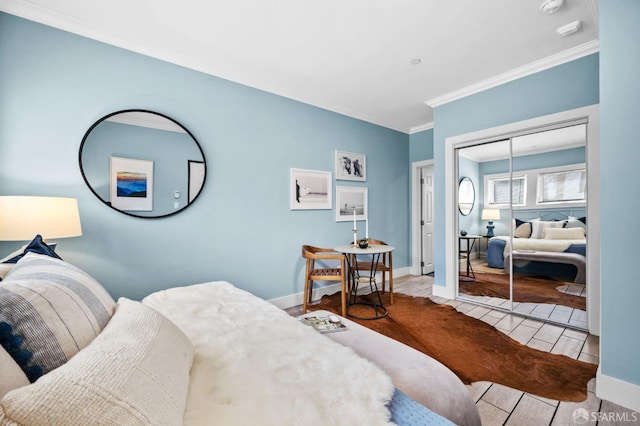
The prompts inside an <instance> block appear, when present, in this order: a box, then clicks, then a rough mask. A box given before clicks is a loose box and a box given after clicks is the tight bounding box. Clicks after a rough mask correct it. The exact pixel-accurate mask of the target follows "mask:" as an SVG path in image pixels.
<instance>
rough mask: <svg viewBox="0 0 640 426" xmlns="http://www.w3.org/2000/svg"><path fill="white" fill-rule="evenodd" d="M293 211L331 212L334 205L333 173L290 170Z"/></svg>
mask: <svg viewBox="0 0 640 426" xmlns="http://www.w3.org/2000/svg"><path fill="white" fill-rule="evenodd" d="M290 173H291V175H290V178H289V180H290V183H289V185H290V194H291V195H290V197H289V198H290V206H291V210H318V209H328V210H330V209H331V208H332V207H333V205H332V203H333V194H332V193H331V172H323V171H318V170H305V169H290Z"/></svg>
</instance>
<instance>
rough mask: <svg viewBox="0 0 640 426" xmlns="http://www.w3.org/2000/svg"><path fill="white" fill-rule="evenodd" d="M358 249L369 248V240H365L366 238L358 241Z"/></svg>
mask: <svg viewBox="0 0 640 426" xmlns="http://www.w3.org/2000/svg"><path fill="white" fill-rule="evenodd" d="M358 247H360V248H361V249H366V248H367V247H369V240H367V239H366V238H363V239H361V240H360V241H358Z"/></svg>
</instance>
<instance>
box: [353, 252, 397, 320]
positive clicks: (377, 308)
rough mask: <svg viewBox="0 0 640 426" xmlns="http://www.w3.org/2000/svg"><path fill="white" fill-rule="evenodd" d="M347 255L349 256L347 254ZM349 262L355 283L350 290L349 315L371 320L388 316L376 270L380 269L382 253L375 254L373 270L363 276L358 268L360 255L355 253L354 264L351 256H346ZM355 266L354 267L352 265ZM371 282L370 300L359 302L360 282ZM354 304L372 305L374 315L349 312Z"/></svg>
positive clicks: (372, 260)
mask: <svg viewBox="0 0 640 426" xmlns="http://www.w3.org/2000/svg"><path fill="white" fill-rule="evenodd" d="M345 256H347V255H346V254H345ZM346 260H347V263H348V264H349V270H350V271H351V273H350V280H351V281H352V283H353V285H352V286H351V290H350V292H349V301H348V304H347V316H350V317H353V318H357V319H362V320H370V319H380V318H384V317H386V316H387V314H388V312H387V308H385V307H384V305H383V304H382V298H381V297H380V291H379V290H378V285H377V283H376V277H375V274H376V271H377V270H378V263H379V262H380V253H377V254H374V255H373V259H371V270H370V271H369V276H368V277H367V276H361V275H360V270H359V269H358V256H357V255H353V257H352V258H351V260H352V261H353V265H352V264H351V260H350V259H349V257H347V258H346ZM352 266H353V267H352ZM363 281H364V282H367V281H368V282H369V290H370V293H369V295H368V296H369V299H370V301H368V302H358V301H357V298H358V287H359V284H360V282H363ZM363 297H364V296H363ZM376 299H377V300H376ZM354 305H365V306H371V307H372V308H373V310H374V316H372V317H361V316H356V315H353V314H351V313H349V308H350V307H351V306H354Z"/></svg>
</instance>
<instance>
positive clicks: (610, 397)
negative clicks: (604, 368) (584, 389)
mask: <svg viewBox="0 0 640 426" xmlns="http://www.w3.org/2000/svg"><path fill="white" fill-rule="evenodd" d="M596 396H597V397H598V398H600V399H606V400H607V401H611V402H613V403H614V404H618V405H621V406H623V407H626V408H628V409H630V410H633V411H637V412H638V413H640V386H638V385H635V384H633V383H629V382H625V381H623V380H620V379H616V378H615V377H611V376H606V375H604V374H602V373H601V372H600V367H598V372H597V373H596ZM638 418H639V419H640V414H639V417H638Z"/></svg>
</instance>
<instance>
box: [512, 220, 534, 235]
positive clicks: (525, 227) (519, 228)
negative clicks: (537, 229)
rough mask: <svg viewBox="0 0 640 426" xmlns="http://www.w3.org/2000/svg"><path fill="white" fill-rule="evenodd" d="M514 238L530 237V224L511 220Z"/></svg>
mask: <svg viewBox="0 0 640 426" xmlns="http://www.w3.org/2000/svg"><path fill="white" fill-rule="evenodd" d="M513 236H514V238H529V237H530V236H531V222H525V221H524V220H520V219H513Z"/></svg>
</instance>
